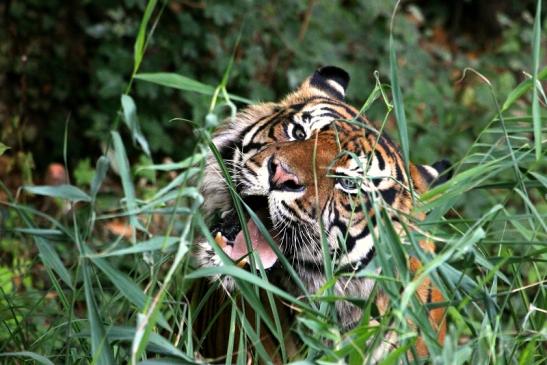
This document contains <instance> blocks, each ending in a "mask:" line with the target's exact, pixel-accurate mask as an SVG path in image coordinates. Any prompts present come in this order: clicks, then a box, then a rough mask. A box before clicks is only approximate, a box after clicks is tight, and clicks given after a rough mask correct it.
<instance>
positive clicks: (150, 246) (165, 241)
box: [85, 236, 179, 258]
mask: <svg viewBox="0 0 547 365" xmlns="http://www.w3.org/2000/svg"><path fill="white" fill-rule="evenodd" d="M178 241H179V239H178V237H170V236H156V237H153V238H151V239H149V240H146V241H142V242H139V243H137V244H135V245H133V246H131V247H128V248H121V249H119V250H114V251H105V252H101V253H96V254H87V255H86V256H85V257H89V258H100V257H111V256H125V255H132V254H136V253H143V252H151V251H158V250H164V249H166V248H168V247H171V246H173V245H174V244H175V243H177V242H178Z"/></svg>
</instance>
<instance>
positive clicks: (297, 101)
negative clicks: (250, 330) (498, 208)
mask: <svg viewBox="0 0 547 365" xmlns="http://www.w3.org/2000/svg"><path fill="white" fill-rule="evenodd" d="M348 83H349V75H348V74H347V73H346V72H345V71H344V70H342V69H340V68H337V67H334V66H327V67H323V68H320V69H318V70H317V71H316V72H315V73H314V74H313V75H312V76H310V77H309V78H308V79H307V80H305V81H304V82H303V83H302V85H301V86H300V87H299V88H298V89H297V90H296V91H294V92H293V93H291V94H289V95H288V96H286V97H285V98H284V99H283V100H281V101H280V102H278V103H264V104H257V105H252V106H250V107H248V108H247V109H245V110H243V111H241V112H239V113H238V114H237V115H236V117H235V118H233V119H229V120H228V121H227V122H226V123H225V124H224V125H223V126H221V127H220V129H219V130H218V131H217V132H216V134H215V135H214V138H213V142H214V144H215V146H216V148H217V149H218V150H219V152H220V155H221V156H222V158H223V160H224V163H225V164H226V166H227V168H228V171H229V173H230V176H231V179H232V180H233V182H234V185H235V187H236V190H237V193H238V194H239V195H240V196H241V197H242V199H243V201H244V202H245V203H247V204H248V205H249V206H250V207H251V209H252V210H253V211H254V212H255V213H256V214H257V215H258V216H259V217H260V219H261V220H262V222H263V223H264V225H265V226H266V228H267V229H268V232H269V233H270V235H271V237H272V238H273V240H274V242H275V243H276V244H277V245H278V247H279V249H280V250H281V252H282V253H283V254H284V255H285V256H286V257H287V258H288V259H289V261H290V262H292V264H293V265H294V267H295V269H296V270H297V272H298V273H299V274H300V275H301V276H302V277H303V281H304V282H305V283H307V285H308V289H310V291H312V290H315V289H317V288H318V286H319V285H321V280H319V281H318V280H316V279H315V277H316V274H317V273H322V272H323V269H322V265H323V262H324V260H323V252H324V251H323V249H322V245H321V237H322V235H323V237H326V239H327V243H328V247H329V250H330V253H331V255H332V257H333V260H334V261H335V265H337V267H338V268H345V269H348V268H349V269H351V270H355V269H357V268H362V267H364V266H366V265H367V263H368V262H369V261H370V260H371V259H372V257H373V256H374V252H375V249H374V246H373V239H372V236H371V230H374V225H375V215H376V213H375V209H373V208H374V204H373V202H374V201H377V202H380V203H381V204H382V205H383V206H384V207H386V209H388V211H389V212H390V214H391V213H393V214H394V212H402V213H407V212H409V211H410V209H411V206H412V201H413V199H412V197H411V192H410V189H409V186H410V185H412V187H413V190H414V191H416V192H418V193H421V192H424V191H425V190H427V188H428V186H430V185H431V184H432V183H434V182H436V181H440V180H441V179H438V178H439V175H440V173H441V172H442V170H443V169H444V168H446V167H447V164H446V163H444V162H441V163H437V164H434V165H433V166H426V165H414V164H410V168H409V174H407V173H406V169H405V164H404V161H403V159H402V157H401V153H400V151H399V149H398V148H397V146H396V145H395V144H394V143H393V142H391V141H390V139H389V138H388V137H387V136H385V135H383V134H380V133H379V132H378V131H377V130H375V129H374V127H373V126H372V125H371V124H370V123H369V122H368V120H367V119H366V118H365V117H363V116H362V115H360V113H359V111H358V110H356V109H355V108H353V107H352V106H350V105H348V104H346V103H345V102H344V98H345V92H346V88H347V86H348ZM202 192H203V195H204V211H205V213H206V214H207V215H208V216H216V217H217V218H218V222H217V224H216V225H215V226H213V228H212V229H211V233H212V234H213V236H214V237H216V238H215V240H216V242H217V244H219V246H220V247H221V248H222V250H223V251H224V252H225V253H226V254H227V255H228V256H229V257H230V258H231V259H233V260H234V261H236V262H239V263H240V264H245V263H247V264H248V263H249V260H248V258H247V256H248V254H249V252H248V249H247V248H248V247H252V248H253V249H254V250H255V251H256V253H257V254H258V255H257V256H258V257H260V259H261V261H262V263H263V265H264V267H265V268H271V270H275V269H276V268H278V267H279V265H278V260H277V256H276V255H275V253H274V252H273V251H272V249H271V248H270V245H269V244H268V243H267V242H266V239H265V238H264V237H263V236H262V234H261V233H260V232H259V229H258V227H257V225H256V224H255V223H254V222H253V220H252V219H249V218H248V217H247V218H246V219H248V223H247V228H248V233H249V236H250V239H251V241H252V242H250V246H249V245H247V243H246V242H245V239H244V235H243V232H242V231H241V226H240V225H239V223H238V222H239V220H238V218H237V215H236V214H235V211H234V204H233V202H232V199H231V198H230V194H229V192H228V189H227V185H226V182H225V181H224V179H223V177H222V174H221V173H220V169H219V165H218V163H217V161H216V160H215V159H214V158H212V157H211V158H210V160H209V162H208V166H207V169H206V173H205V178H204V183H203V186H202ZM393 216H394V215H393ZM196 249H197V252H196V257H197V259H198V261H199V264H200V265H201V266H215V265H221V264H222V260H221V259H220V257H219V256H218V255H217V254H216V253H215V250H214V249H213V248H212V247H211V245H210V244H209V243H208V242H206V241H203V242H199V243H198V245H197V248H196ZM223 280H225V284H226V286H228V287H230V286H231V284H232V282H231V281H230V279H229V278H224V279H223ZM359 285H360V286H361V287H360V288H359V289H358V292H359V293H358V295H360V296H366V295H367V291H368V290H365V289H363V288H362V286H363V285H362V283H360V284H359ZM365 286H366V285H365ZM344 287H345V288H348V285H347V283H346V285H345V286H344ZM339 291H340V290H339Z"/></svg>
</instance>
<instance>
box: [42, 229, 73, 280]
mask: <svg viewBox="0 0 547 365" xmlns="http://www.w3.org/2000/svg"><path fill="white" fill-rule="evenodd" d="M34 242H35V243H36V247H38V251H39V252H40V258H41V259H42V262H43V263H44V265H45V266H46V267H48V268H50V269H51V270H53V271H54V272H56V273H57V275H59V278H61V280H62V281H64V282H65V284H66V285H68V287H69V288H71V289H74V287H73V286H72V279H71V278H70V274H69V273H68V270H67V269H66V268H65V266H64V265H63V261H62V260H61V258H60V257H59V255H58V254H57V252H56V251H55V250H54V249H53V247H51V245H50V244H49V242H48V241H46V240H45V239H44V238H42V237H34Z"/></svg>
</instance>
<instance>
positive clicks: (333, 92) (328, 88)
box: [310, 66, 350, 100]
mask: <svg viewBox="0 0 547 365" xmlns="http://www.w3.org/2000/svg"><path fill="white" fill-rule="evenodd" d="M349 80H350V77H349V74H348V73H347V72H346V71H344V70H342V69H341V68H339V67H336V66H324V67H321V68H319V69H318V70H317V71H315V73H314V74H313V75H312V77H311V79H310V86H311V87H315V88H317V89H320V90H321V91H323V92H325V93H327V94H329V95H330V96H332V97H334V98H336V99H339V100H344V97H345V96H346V89H347V87H348V84H349Z"/></svg>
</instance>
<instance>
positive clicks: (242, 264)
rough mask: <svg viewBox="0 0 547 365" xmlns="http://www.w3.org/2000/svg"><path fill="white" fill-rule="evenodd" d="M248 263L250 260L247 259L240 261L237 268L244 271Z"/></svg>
mask: <svg viewBox="0 0 547 365" xmlns="http://www.w3.org/2000/svg"><path fill="white" fill-rule="evenodd" d="M248 262H249V259H247V258H246V257H245V258H243V259H241V260H239V262H238V263H237V267H239V268H240V269H243V267H245V265H247V263H248Z"/></svg>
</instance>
